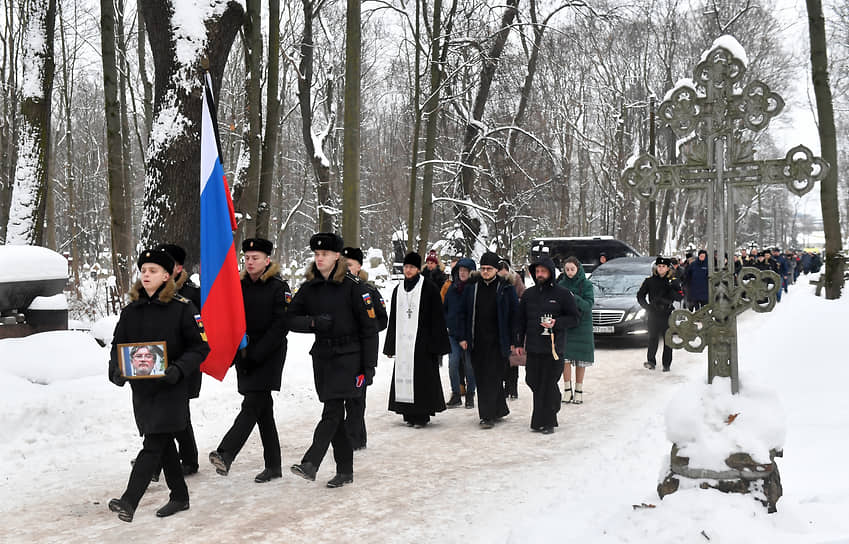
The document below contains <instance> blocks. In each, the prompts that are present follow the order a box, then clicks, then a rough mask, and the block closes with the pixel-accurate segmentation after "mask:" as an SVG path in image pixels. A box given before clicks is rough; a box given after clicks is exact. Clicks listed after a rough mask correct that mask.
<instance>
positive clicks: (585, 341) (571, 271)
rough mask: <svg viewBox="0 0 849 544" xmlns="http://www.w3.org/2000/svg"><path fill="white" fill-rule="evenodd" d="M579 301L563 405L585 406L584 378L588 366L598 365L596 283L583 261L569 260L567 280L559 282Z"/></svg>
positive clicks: (565, 369)
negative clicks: (573, 386) (596, 348)
mask: <svg viewBox="0 0 849 544" xmlns="http://www.w3.org/2000/svg"><path fill="white" fill-rule="evenodd" d="M559 284H560V286H561V287H565V288H566V289H568V290H569V292H570V293H572V296H573V297H574V298H575V305H576V306H577V308H578V313H579V316H580V317H579V320H578V324H577V325H576V326H574V327H572V328H570V329H569V330H568V331H566V351H565V353H564V358H565V365H564V367H563V393H564V394H563V402H566V403H568V402H571V403H573V404H583V402H584V377H585V375H586V371H587V368H588V367H591V366H592V365H593V363H594V362H595V338H594V337H593V304H595V294H594V292H593V284H592V283H590V280H588V279H587V275H586V274H585V273H584V267H583V266H581V261H579V260H578V259H577V258H576V257H567V258H566V262H565V263H564V265H563V277H562V278H561V279H560V282H559ZM573 366H574V367H575V390H574V392H573V391H572V367H573Z"/></svg>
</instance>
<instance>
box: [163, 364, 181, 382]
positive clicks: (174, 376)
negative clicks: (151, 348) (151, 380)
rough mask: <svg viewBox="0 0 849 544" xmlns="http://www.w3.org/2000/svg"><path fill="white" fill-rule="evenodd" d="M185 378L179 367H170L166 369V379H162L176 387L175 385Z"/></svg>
mask: <svg viewBox="0 0 849 544" xmlns="http://www.w3.org/2000/svg"><path fill="white" fill-rule="evenodd" d="M182 377H183V371H181V370H180V367H178V366H169V367H168V368H166V369H165V377H163V378H162V379H163V380H165V383H167V384H171V385H174V384H175V383H177V382H179V381H180V378H182Z"/></svg>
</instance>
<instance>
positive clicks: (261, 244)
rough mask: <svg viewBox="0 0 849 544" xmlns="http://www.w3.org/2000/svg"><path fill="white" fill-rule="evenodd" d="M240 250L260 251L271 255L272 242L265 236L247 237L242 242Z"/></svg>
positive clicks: (272, 249)
mask: <svg viewBox="0 0 849 544" xmlns="http://www.w3.org/2000/svg"><path fill="white" fill-rule="evenodd" d="M242 251H262V252H263V253H265V254H266V255H271V252H272V251H274V244H272V243H271V242H270V241H268V240H266V239H265V238H248V239H246V240H245V241H244V242H242Z"/></svg>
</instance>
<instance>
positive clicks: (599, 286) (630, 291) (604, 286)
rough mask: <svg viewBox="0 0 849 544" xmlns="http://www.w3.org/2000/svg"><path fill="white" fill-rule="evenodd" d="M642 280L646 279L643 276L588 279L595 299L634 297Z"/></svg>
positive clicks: (607, 275)
mask: <svg viewBox="0 0 849 544" xmlns="http://www.w3.org/2000/svg"><path fill="white" fill-rule="evenodd" d="M644 279H646V276H645V275H644V274H604V275H601V276H598V275H593V276H592V277H590V282H591V283H592V284H593V290H594V291H595V293H594V294H595V296H596V297H615V296H620V295H635V296H636V294H637V291H639V290H640V285H642V284H643V280H644Z"/></svg>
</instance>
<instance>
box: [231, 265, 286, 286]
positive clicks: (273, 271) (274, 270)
mask: <svg viewBox="0 0 849 544" xmlns="http://www.w3.org/2000/svg"><path fill="white" fill-rule="evenodd" d="M279 273H280V265H279V264H277V263H275V262H274V261H271V264H269V265H268V266H267V267H266V269H265V272H263V273H262V276H260V277H259V281H261V282H262V283H265V282H267V281H268V280H270V279H271V278H273V277H274V276H276V275H277V274H279ZM249 277H250V276H248V270H247V269H246V268H243V269H242V271H241V272H240V273H239V279H241V280H243V279H245V278H249Z"/></svg>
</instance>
